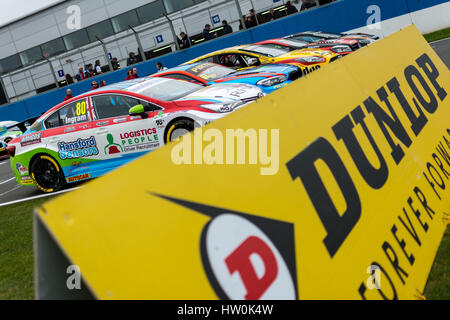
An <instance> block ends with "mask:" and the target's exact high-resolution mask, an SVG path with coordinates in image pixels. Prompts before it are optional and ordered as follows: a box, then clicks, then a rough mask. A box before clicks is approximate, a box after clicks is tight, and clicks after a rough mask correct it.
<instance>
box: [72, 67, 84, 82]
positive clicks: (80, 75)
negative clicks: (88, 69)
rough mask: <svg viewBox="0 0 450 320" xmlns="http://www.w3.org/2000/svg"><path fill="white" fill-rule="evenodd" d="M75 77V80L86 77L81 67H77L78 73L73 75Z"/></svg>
mask: <svg viewBox="0 0 450 320" xmlns="http://www.w3.org/2000/svg"><path fill="white" fill-rule="evenodd" d="M75 79H77V81H82V80H84V79H86V73H85V72H84V70H83V67H79V68H78V73H77V74H76V75H75Z"/></svg>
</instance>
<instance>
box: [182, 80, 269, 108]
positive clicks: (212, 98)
mask: <svg viewBox="0 0 450 320" xmlns="http://www.w3.org/2000/svg"><path fill="white" fill-rule="evenodd" d="M263 95H264V93H263V91H262V90H261V89H260V88H258V87H256V86H253V85H249V84H240V83H239V84H233V83H221V84H213V85H211V86H209V87H205V88H203V89H200V90H198V91H196V92H194V93H191V94H189V95H187V96H185V97H183V98H182V99H179V100H176V101H175V102H177V101H186V100H196V101H205V102H211V103H222V102H234V101H239V100H241V101H252V100H256V99H257V98H259V97H262V96H263Z"/></svg>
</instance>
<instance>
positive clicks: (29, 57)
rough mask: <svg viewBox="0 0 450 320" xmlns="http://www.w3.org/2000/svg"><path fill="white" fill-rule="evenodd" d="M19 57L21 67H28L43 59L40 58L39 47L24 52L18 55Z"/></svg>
mask: <svg viewBox="0 0 450 320" xmlns="http://www.w3.org/2000/svg"><path fill="white" fill-rule="evenodd" d="M19 56H20V60H21V61H22V65H24V66H28V65H30V64H33V63H35V62H38V61H40V60H42V59H44V57H43V56H42V51H41V47H34V48H31V49H28V50H26V51H24V52H21V53H19Z"/></svg>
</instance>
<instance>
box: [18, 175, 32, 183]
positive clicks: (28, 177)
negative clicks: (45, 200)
mask: <svg viewBox="0 0 450 320" xmlns="http://www.w3.org/2000/svg"><path fill="white" fill-rule="evenodd" d="M20 183H21V184H23V185H30V184H34V182H33V179H31V177H30V176H26V177H21V178H20Z"/></svg>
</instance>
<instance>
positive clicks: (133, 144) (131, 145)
mask: <svg viewBox="0 0 450 320" xmlns="http://www.w3.org/2000/svg"><path fill="white" fill-rule="evenodd" d="M120 139H121V140H122V147H123V151H124V152H135V151H145V150H148V149H153V148H157V147H159V145H160V143H159V138H158V135H157V131H156V128H149V129H143V130H136V131H129V132H125V133H121V134H120ZM108 142H109V141H108Z"/></svg>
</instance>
